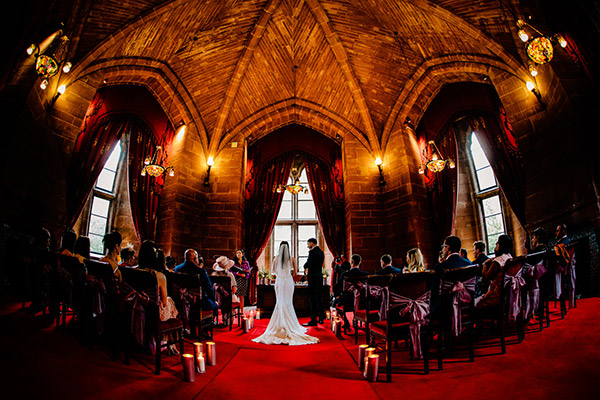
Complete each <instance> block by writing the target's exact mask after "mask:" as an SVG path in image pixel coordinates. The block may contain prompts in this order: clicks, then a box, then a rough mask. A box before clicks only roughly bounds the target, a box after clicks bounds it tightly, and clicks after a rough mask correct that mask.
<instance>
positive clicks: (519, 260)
mask: <svg viewBox="0 0 600 400" xmlns="http://www.w3.org/2000/svg"><path fill="white" fill-rule="evenodd" d="M526 259H527V258H526V257H516V258H513V259H510V260H508V261H507V262H506V264H505V265H504V268H503V269H502V282H504V286H503V290H502V291H501V293H502V294H501V298H502V300H504V303H502V304H504V308H505V312H506V320H507V321H508V322H512V321H515V322H516V326H517V338H518V340H519V342H521V341H522V340H523V339H525V315H524V314H525V302H524V300H523V299H524V298H525V297H526V292H527V288H526V282H525V279H524V277H523V266H524V264H525V260H526Z"/></svg>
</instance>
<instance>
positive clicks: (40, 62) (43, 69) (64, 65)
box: [27, 30, 73, 90]
mask: <svg viewBox="0 0 600 400" xmlns="http://www.w3.org/2000/svg"><path fill="white" fill-rule="evenodd" d="M68 43H69V37H68V36H67V35H65V34H64V33H63V31H62V30H58V31H56V32H54V33H53V34H52V35H50V36H48V37H47V38H46V39H45V40H44V41H43V42H42V43H40V44H36V43H33V44H31V45H30V46H29V47H28V48H27V54H29V55H30V56H34V57H35V72H36V73H37V74H38V76H39V77H40V78H41V79H42V81H41V83H40V88H41V89H42V90H46V88H47V87H48V85H49V83H50V82H49V81H50V78H52V77H53V76H55V75H57V74H58V73H59V72H60V71H61V70H62V72H63V73H65V74H67V73H69V71H71V68H72V67H73V64H72V63H71V61H69V60H67V59H66V55H67V47H68Z"/></svg>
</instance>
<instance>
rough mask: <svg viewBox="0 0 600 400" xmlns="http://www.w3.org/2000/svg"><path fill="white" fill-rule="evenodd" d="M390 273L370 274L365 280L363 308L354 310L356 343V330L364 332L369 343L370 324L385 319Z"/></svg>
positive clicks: (356, 340) (356, 337)
mask: <svg viewBox="0 0 600 400" xmlns="http://www.w3.org/2000/svg"><path fill="white" fill-rule="evenodd" d="M391 280H392V276H391V275H370V276H368V277H367V281H366V282H365V286H364V287H365V309H364V310H358V311H355V312H354V320H353V323H354V330H355V333H354V337H355V343H358V331H359V330H362V331H364V332H365V336H366V343H367V344H370V343H371V332H370V325H371V323H373V322H376V321H382V320H384V319H385V313H386V312H387V299H388V295H387V291H388V286H389V284H390V281H391Z"/></svg>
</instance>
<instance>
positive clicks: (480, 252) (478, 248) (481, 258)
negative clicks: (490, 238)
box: [473, 241, 489, 265]
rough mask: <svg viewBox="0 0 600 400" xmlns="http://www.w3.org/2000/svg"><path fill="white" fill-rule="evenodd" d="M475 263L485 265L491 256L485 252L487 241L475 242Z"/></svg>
mask: <svg viewBox="0 0 600 400" xmlns="http://www.w3.org/2000/svg"><path fill="white" fill-rule="evenodd" d="M473 256H474V257H475V259H474V260H473V264H478V265H483V263H484V262H486V261H487V259H488V258H489V257H488V256H487V255H486V254H485V242H482V241H477V242H474V243H473Z"/></svg>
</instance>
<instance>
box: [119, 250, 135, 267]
mask: <svg viewBox="0 0 600 400" xmlns="http://www.w3.org/2000/svg"><path fill="white" fill-rule="evenodd" d="M119 265H120V266H122V267H135V266H136V265H137V262H136V259H135V250H134V249H133V247H131V246H127V247H123V249H122V250H121V263H120V264H119Z"/></svg>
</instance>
